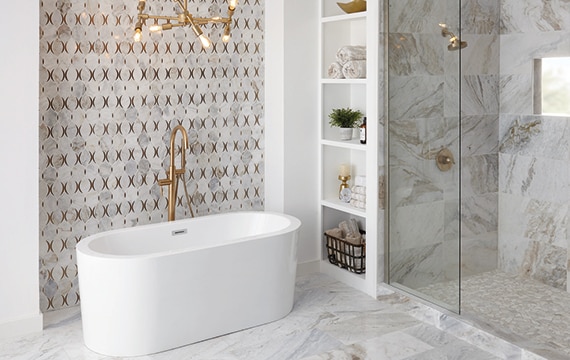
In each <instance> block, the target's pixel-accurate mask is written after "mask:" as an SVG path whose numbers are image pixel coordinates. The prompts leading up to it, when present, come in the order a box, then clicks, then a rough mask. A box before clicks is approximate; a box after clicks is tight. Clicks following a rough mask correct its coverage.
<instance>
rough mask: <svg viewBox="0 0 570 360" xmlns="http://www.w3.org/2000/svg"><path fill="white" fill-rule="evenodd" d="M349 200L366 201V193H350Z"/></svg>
mask: <svg viewBox="0 0 570 360" xmlns="http://www.w3.org/2000/svg"><path fill="white" fill-rule="evenodd" d="M350 200H356V201H362V202H363V203H366V195H361V194H355V193H352V196H351V197H350Z"/></svg>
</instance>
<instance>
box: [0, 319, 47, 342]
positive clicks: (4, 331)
mask: <svg viewBox="0 0 570 360" xmlns="http://www.w3.org/2000/svg"><path fill="white" fill-rule="evenodd" d="M43 319H44V316H43V314H42V313H38V314H36V315H31V316H27V317H23V318H20V319H17V320H12V321H7V322H4V323H0V339H8V338H12V337H17V336H23V335H28V334H35V333H39V332H41V331H42V330H43V323H44V321H43Z"/></svg>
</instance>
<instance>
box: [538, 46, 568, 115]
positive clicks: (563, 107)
mask: <svg viewBox="0 0 570 360" xmlns="http://www.w3.org/2000/svg"><path fill="white" fill-rule="evenodd" d="M535 65H536V67H535V69H536V70H537V73H538V74H540V75H539V76H540V79H536V78H535V86H540V89H535V99H534V100H535V113H536V114H544V115H566V116H568V115H570V57H552V58H543V59H539V60H537V62H536V63H535ZM538 74H536V75H538ZM536 80H539V81H536ZM536 90H537V91H536ZM537 101H538V102H539V104H537ZM537 105H538V106H537Z"/></svg>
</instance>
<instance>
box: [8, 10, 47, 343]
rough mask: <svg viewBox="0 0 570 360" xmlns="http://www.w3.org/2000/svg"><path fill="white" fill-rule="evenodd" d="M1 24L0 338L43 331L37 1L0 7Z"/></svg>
mask: <svg viewBox="0 0 570 360" xmlns="http://www.w3.org/2000/svg"><path fill="white" fill-rule="evenodd" d="M14 14H18V15H21V16H14ZM22 16H23V17H22ZM0 24H2V27H3V28H4V29H8V31H7V32H6V33H4V34H3V36H0V49H2V55H1V56H0V86H1V89H0V122H1V123H2V131H0V166H2V176H1V177H0V214H1V217H0V228H1V229H2V234H1V235H0V274H1V276H0V338H5V337H9V336H17V335H21V334H25V333H30V332H35V331H41V329H42V314H41V312H40V310H39V274H38V258H39V257H38V247H39V241H38V229H39V226H38V213H39V212H38V84H39V69H38V61H39V35H38V24H39V5H38V2H37V1H35V0H21V1H14V2H7V3H4V9H2V12H0Z"/></svg>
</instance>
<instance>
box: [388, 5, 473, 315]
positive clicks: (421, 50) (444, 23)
mask: <svg viewBox="0 0 570 360" xmlns="http://www.w3.org/2000/svg"><path fill="white" fill-rule="evenodd" d="M387 12H388V25H387V31H388V34H386V36H387V39H388V45H387V51H388V56H387V58H388V59H387V60H388V75H387V76H388V85H387V88H388V124H387V129H388V159H387V160H388V204H389V205H388V206H389V207H388V237H389V255H388V272H389V274H388V279H389V283H390V284H391V285H393V286H395V287H398V288H401V289H403V290H405V291H408V292H410V293H413V294H415V295H417V296H420V297H422V298H424V299H426V300H428V301H431V302H433V303H435V304H438V305H440V306H443V307H445V308H447V309H449V310H451V311H455V312H459V299H460V286H459V282H460V227H459V226H460V221H459V219H460V214H459V211H460V210H459V209H460V205H459V204H460V203H459V199H460V186H459V184H460V182H459V180H460V171H459V170H460V158H461V155H460V150H459V149H460V136H459V135H460V122H459V120H460V85H459V80H460V73H459V69H460V54H461V48H462V47H465V46H466V43H462V42H461V40H460V38H459V35H460V3H459V0H454V1H449V0H425V1H417V0H404V1H402V0H391V1H388V6H387Z"/></svg>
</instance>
